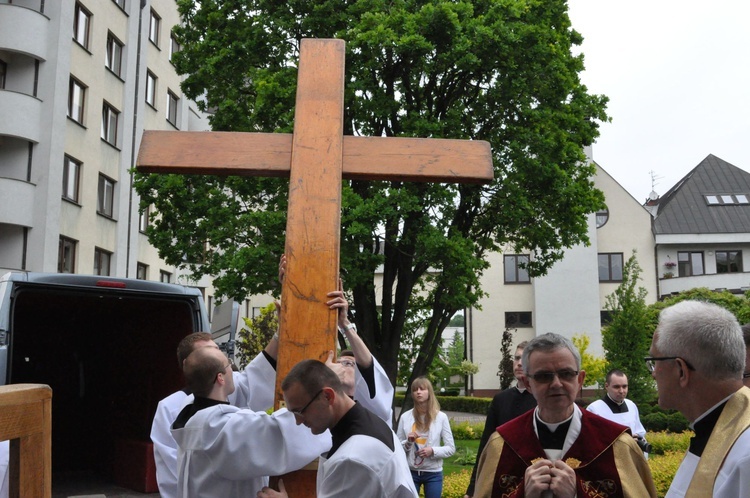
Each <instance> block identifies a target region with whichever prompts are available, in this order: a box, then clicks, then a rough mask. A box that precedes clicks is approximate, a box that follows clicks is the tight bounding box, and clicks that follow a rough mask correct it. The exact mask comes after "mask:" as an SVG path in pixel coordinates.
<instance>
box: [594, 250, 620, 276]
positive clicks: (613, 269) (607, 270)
mask: <svg viewBox="0 0 750 498" xmlns="http://www.w3.org/2000/svg"><path fill="white" fill-rule="evenodd" d="M599 281H600V282H622V253H621V252H613V253H601V254H599Z"/></svg>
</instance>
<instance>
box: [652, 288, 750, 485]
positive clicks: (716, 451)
mask: <svg viewBox="0 0 750 498" xmlns="http://www.w3.org/2000/svg"><path fill="white" fill-rule="evenodd" d="M649 354H650V355H651V356H649V357H647V358H646V363H647V364H648V366H649V369H650V370H651V375H653V377H654V379H655V380H656V387H657V389H658V392H659V406H660V407H661V408H664V409H669V410H679V411H680V413H682V414H683V415H684V416H685V418H687V419H688V421H689V422H690V427H691V428H692V429H693V430H694V431H695V437H694V438H692V439H691V440H690V447H689V448H688V452H687V454H686V455H685V458H684V459H683V460H682V463H681V464H680V467H679V468H678V469H677V474H675V477H674V480H673V481H672V485H671V486H670V487H669V491H668V492H667V495H666V496H667V498H677V497H683V496H685V497H700V498H704V497H710V496H714V497H721V498H746V497H748V496H750V430H748V429H749V428H750V389H748V388H747V387H745V386H744V385H743V384H742V372H743V371H744V369H745V354H746V353H745V348H744V342H743V340H742V330H741V329H740V324H739V323H738V322H737V319H736V318H735V317H734V315H732V313H730V312H729V311H727V310H726V309H724V308H722V307H720V306H717V305H715V304H712V303H706V302H701V301H690V300H688V301H681V302H679V303H677V304H674V305H672V306H670V307H668V308H665V309H663V310H662V311H661V313H660V314H659V325H658V326H657V328H656V331H655V332H654V337H653V340H652V343H651V349H650V351H649Z"/></svg>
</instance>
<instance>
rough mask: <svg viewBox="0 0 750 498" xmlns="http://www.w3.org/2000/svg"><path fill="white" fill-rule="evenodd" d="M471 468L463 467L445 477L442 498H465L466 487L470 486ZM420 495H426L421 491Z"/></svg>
mask: <svg viewBox="0 0 750 498" xmlns="http://www.w3.org/2000/svg"><path fill="white" fill-rule="evenodd" d="M469 479H471V469H463V470H461V471H460V472H456V473H455V474H450V475H447V476H445V477H443V495H442V498H463V496H464V493H466V488H468V487H469ZM419 496H424V495H423V494H421V493H420V495H419Z"/></svg>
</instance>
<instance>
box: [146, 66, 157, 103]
mask: <svg viewBox="0 0 750 498" xmlns="http://www.w3.org/2000/svg"><path fill="white" fill-rule="evenodd" d="M146 103H147V104H148V105H150V106H151V107H156V75H155V74H154V73H152V72H151V71H147V72H146Z"/></svg>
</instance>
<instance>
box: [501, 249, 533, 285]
mask: <svg viewBox="0 0 750 498" xmlns="http://www.w3.org/2000/svg"><path fill="white" fill-rule="evenodd" d="M503 260H504V264H505V283H506V284H528V283H530V282H531V279H530V278H529V272H528V270H527V265H528V264H529V256H528V255H526V254H506V255H505V256H504V257H503Z"/></svg>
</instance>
